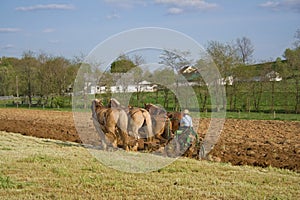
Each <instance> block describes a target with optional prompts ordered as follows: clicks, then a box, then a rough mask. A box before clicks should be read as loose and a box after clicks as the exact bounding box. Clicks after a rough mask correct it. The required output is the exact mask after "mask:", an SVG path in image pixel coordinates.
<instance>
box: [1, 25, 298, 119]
mask: <svg viewBox="0 0 300 200" xmlns="http://www.w3.org/2000/svg"><path fill="white" fill-rule="evenodd" d="M206 50H207V52H208V54H209V55H210V56H211V57H212V59H213V61H214V63H215V65H216V66H217V68H218V70H219V72H220V74H221V76H222V78H223V80H224V81H225V82H226V84H225V85H224V87H225V91H226V99H219V100H218V101H220V102H218V104H223V106H221V107H219V108H217V109H224V108H225V107H227V110H232V111H236V110H244V111H261V110H264V109H265V108H263V107H265V106H266V104H267V106H268V110H269V111H274V110H276V109H277V107H276V106H278V105H277V104H278V101H279V97H280V93H284V92H288V95H289V96H290V97H289V99H292V100H291V102H290V103H288V104H289V106H292V107H293V109H290V108H287V109H286V110H288V111H291V110H292V111H293V112H296V113H299V112H300V70H299V69H300V30H298V31H297V32H296V35H295V43H294V46H293V47H292V48H288V49H286V50H285V52H284V55H282V56H283V58H284V59H281V58H277V59H276V61H272V62H264V63H263V64H253V63H254V61H253V53H254V50H255V48H254V46H253V44H252V42H251V40H250V39H249V38H247V37H242V38H238V39H236V40H235V41H234V42H230V43H221V42H218V41H209V42H208V43H207V45H206ZM188 57H189V52H182V51H180V50H172V51H170V50H164V51H163V52H162V54H161V56H160V61H159V63H161V64H164V65H166V66H169V67H170V68H169V69H167V68H166V69H157V70H155V71H149V70H148V71H147V70H146V71H143V70H141V69H140V68H139V67H138V66H139V65H141V64H143V63H144V60H143V57H142V56H139V55H134V56H133V57H128V56H126V55H121V56H120V57H119V58H118V59H116V61H114V62H113V63H112V64H111V67H110V71H109V72H99V71H97V73H95V75H96V76H102V79H101V80H98V82H97V84H99V85H104V84H105V85H107V86H109V85H113V84H114V80H113V77H112V74H113V73H115V74H117V73H126V72H128V71H131V72H132V73H133V74H134V78H133V81H134V82H135V83H139V82H140V81H142V80H149V81H153V82H156V81H157V80H159V81H160V82H161V83H162V84H160V85H158V88H157V89H158V90H157V92H156V93H154V94H153V95H154V100H155V101H156V102H155V103H160V104H162V105H163V106H165V107H170V105H171V106H172V107H173V109H174V110H178V109H179V103H178V99H177V98H176V95H173V94H172V92H170V90H169V89H168V88H166V87H164V84H163V83H164V82H166V84H167V83H168V82H170V80H168V79H174V80H176V81H175V88H174V91H177V90H179V84H180V81H179V80H180V79H179V78H178V77H177V76H178V75H179V73H180V70H181V69H182V67H183V66H187V65H189V64H190V63H191V61H190V60H188V59H186V58H188ZM82 64H84V63H83V62H82V59H78V58H77V59H73V60H69V59H66V58H64V57H61V56H49V55H47V54H45V53H40V54H38V55H36V54H34V53H32V52H30V51H29V52H25V53H24V54H23V56H22V57H21V58H11V57H2V58H1V60H0V96H11V95H13V96H14V97H26V99H27V101H28V102H27V103H28V104H29V105H30V104H32V103H33V101H34V100H33V99H34V98H33V97H36V96H37V97H39V98H38V101H42V100H43V101H44V102H43V104H48V105H49V104H50V106H52V103H53V102H54V103H56V104H59V102H57V101H58V100H59V97H64V96H66V95H70V94H71V93H72V92H73V91H72V89H73V84H74V80H75V77H76V74H77V72H78V69H79V68H80V66H82ZM87 65H88V64H87ZM196 65H197V66H202V67H203V66H205V61H203V60H199V61H197V63H196ZM88 67H89V68H90V70H88V71H89V72H91V71H92V69H91V68H93V66H88ZM271 72H273V73H271ZM275 72H276V73H278V74H279V75H280V77H281V78H282V80H281V81H280V83H279V82H276V81H270V80H272V78H273V79H275V78H276V76H277V74H276V73H275ZM272 76H273V77H272ZM166 77H168V78H166ZM255 77H260V79H259V80H253V78H255ZM83 81H84V80H83ZM192 81H196V82H198V83H199V85H202V86H201V87H199V86H194V90H195V92H196V94H197V95H198V100H199V105H200V108H201V110H207V109H208V108H209V105H210V101H211V99H210V93H209V91H208V87H207V86H205V81H204V80H203V78H202V77H201V76H197V77H196V78H194V79H193V80H192ZM231 81H233V82H234V84H229V83H230V82H231ZM103 82H105V83H103ZM160 94H162V100H159V95H160ZM266 95H268V97H266ZM282 95H283V100H280V101H284V95H286V94H281V96H282ZM143 98H145V95H144V94H143V92H142V91H139V90H137V91H136V92H135V99H136V104H137V106H139V105H140V104H141V103H142V102H143V101H145V99H143ZM280 98H282V97H280ZM266 99H267V100H266ZM55 101H56V102H55ZM159 101H161V102H159ZM266 101H268V102H266ZM37 103H41V102H37ZM69 103H71V101H70V102H69ZM281 103H283V104H284V102H281ZM61 106H63V103H61ZM210 109H212V108H210Z"/></svg>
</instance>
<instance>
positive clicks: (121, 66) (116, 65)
mask: <svg viewBox="0 0 300 200" xmlns="http://www.w3.org/2000/svg"><path fill="white" fill-rule="evenodd" d="M135 66H136V65H135V64H134V63H133V62H132V61H131V60H130V59H129V58H128V57H127V56H125V55H121V56H120V57H119V58H118V59H117V60H116V61H114V62H113V63H112V64H111V69H110V72H111V73H126V72H128V71H130V70H131V69H133V68H134V67H135Z"/></svg>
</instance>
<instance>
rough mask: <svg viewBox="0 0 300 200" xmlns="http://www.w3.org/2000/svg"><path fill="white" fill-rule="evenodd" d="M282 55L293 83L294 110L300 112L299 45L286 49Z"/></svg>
mask: <svg viewBox="0 0 300 200" xmlns="http://www.w3.org/2000/svg"><path fill="white" fill-rule="evenodd" d="M284 57H285V58H286V59H287V66H288V71H289V76H290V78H291V80H292V81H293V82H294V85H295V87H294V88H295V91H294V95H295V112H296V113H299V112H300V73H299V72H300V47H297V48H295V49H286V50H285V52H284Z"/></svg>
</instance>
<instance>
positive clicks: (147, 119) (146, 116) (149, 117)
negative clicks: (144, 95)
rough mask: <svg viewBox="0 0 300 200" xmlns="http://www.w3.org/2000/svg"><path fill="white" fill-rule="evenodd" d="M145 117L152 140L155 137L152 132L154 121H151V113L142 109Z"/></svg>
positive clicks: (149, 136)
mask: <svg viewBox="0 0 300 200" xmlns="http://www.w3.org/2000/svg"><path fill="white" fill-rule="evenodd" d="M141 111H142V114H143V117H144V119H145V121H146V124H147V132H148V138H152V137H153V130H152V120H151V116H150V114H149V112H148V111H147V110H145V109H141Z"/></svg>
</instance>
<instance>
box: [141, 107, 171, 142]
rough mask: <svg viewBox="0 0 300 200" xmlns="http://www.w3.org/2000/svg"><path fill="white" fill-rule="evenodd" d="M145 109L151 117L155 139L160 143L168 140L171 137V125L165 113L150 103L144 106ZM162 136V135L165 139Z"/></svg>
mask: <svg viewBox="0 0 300 200" xmlns="http://www.w3.org/2000/svg"><path fill="white" fill-rule="evenodd" d="M145 109H146V110H148V112H149V113H150V115H151V119H152V124H153V133H154V134H155V137H156V138H157V139H159V140H160V141H162V142H165V141H166V140H168V139H169V138H170V137H171V135H172V124H171V122H170V119H169V118H168V116H167V112H166V111H165V110H164V109H162V108H160V107H159V106H156V105H154V104H151V103H148V104H145ZM162 135H164V136H165V138H164V137H163V136H162Z"/></svg>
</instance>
